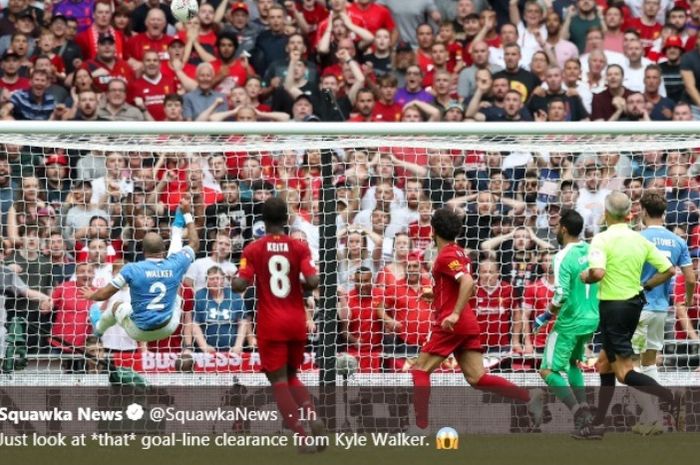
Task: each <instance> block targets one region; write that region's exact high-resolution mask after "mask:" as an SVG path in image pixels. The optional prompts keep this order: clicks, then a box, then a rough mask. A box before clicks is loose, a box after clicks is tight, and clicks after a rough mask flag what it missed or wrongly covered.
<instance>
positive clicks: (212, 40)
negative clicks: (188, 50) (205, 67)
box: [177, 30, 216, 65]
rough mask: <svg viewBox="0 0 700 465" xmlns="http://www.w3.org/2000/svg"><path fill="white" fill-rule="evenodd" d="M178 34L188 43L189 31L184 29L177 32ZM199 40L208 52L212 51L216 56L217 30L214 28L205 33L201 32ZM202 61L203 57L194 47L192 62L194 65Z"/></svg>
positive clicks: (184, 42) (191, 56)
mask: <svg viewBox="0 0 700 465" xmlns="http://www.w3.org/2000/svg"><path fill="white" fill-rule="evenodd" d="M177 36H178V37H179V38H180V40H182V43H183V44H186V43H187V31H185V30H182V31H180V32H178V33H177ZM197 42H199V44H200V45H201V46H202V47H204V50H206V51H207V52H209V53H211V54H212V55H214V56H216V32H214V31H213V30H211V31H209V32H206V33H204V34H201V33H200V34H199V36H198V37H197ZM200 61H202V58H201V57H200V56H199V54H198V53H197V51H196V50H195V49H194V48H193V49H192V54H191V55H190V63H192V64H193V65H196V64H198V63H199V62H200Z"/></svg>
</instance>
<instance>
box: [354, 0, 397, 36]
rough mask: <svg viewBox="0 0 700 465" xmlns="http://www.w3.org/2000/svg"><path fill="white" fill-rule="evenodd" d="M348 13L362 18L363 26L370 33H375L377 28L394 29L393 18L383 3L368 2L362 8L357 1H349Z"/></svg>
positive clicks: (390, 30)
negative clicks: (365, 6)
mask: <svg viewBox="0 0 700 465" xmlns="http://www.w3.org/2000/svg"><path fill="white" fill-rule="evenodd" d="M348 13H350V14H351V15H355V16H359V17H360V18H362V21H364V23H365V25H364V26H363V27H364V28H365V29H367V30H368V31H369V32H371V33H372V34H375V33H376V32H377V30H378V29H382V28H383V29H387V30H388V31H389V32H392V31H393V30H394V29H396V24H395V23H394V18H393V17H392V16H391V12H390V11H389V9H388V8H387V7H385V6H384V5H377V4H376V3H370V4H368V5H367V8H363V7H362V6H361V5H359V4H358V3H351V4H350V5H348Z"/></svg>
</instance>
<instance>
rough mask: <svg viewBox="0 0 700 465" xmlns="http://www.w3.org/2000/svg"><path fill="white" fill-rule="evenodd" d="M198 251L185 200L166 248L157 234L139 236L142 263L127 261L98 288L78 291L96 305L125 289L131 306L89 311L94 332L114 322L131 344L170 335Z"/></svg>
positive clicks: (182, 201)
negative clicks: (184, 281) (184, 282)
mask: <svg viewBox="0 0 700 465" xmlns="http://www.w3.org/2000/svg"><path fill="white" fill-rule="evenodd" d="M184 226H186V227H187V233H188V237H189V245H187V246H185V247H182V237H183V231H184V229H183V227H184ZM197 250H199V237H198V235H197V229H196V228H195V224H194V219H193V218H192V213H191V205H190V201H189V200H187V199H182V200H181V201H180V207H179V208H178V210H177V212H176V213H175V220H174V221H173V225H172V233H171V243H170V250H169V251H168V257H167V258H165V254H166V250H165V243H164V242H163V239H162V238H161V237H160V235H159V234H157V233H153V232H151V233H148V234H146V236H145V237H144V238H143V253H144V256H145V257H146V259H145V260H143V261H140V262H135V263H129V264H127V265H126V266H124V268H122V270H121V271H120V272H119V273H118V274H117V275H116V276H115V277H114V279H112V281H111V282H110V283H109V284H107V285H106V286H104V287H103V288H101V289H98V290H96V291H94V292H93V291H92V289H89V288H86V289H83V297H85V298H86V299H89V300H94V301H97V302H101V301H104V300H107V299H109V298H110V297H112V296H113V295H114V294H116V293H117V291H119V290H120V289H122V288H123V287H124V286H127V285H128V286H129V291H130V295H131V304H129V303H126V302H120V301H118V302H115V303H114V305H113V306H112V307H111V308H107V309H106V310H105V311H104V312H101V311H100V308H99V307H98V306H97V305H93V307H92V308H91V309H90V320H91V321H92V325H93V328H94V330H95V334H96V335H97V336H101V335H102V334H103V333H104V332H105V331H106V330H107V329H108V328H109V327H111V326H113V325H115V324H119V326H121V327H122V328H124V330H125V331H126V333H127V334H128V335H129V336H130V337H131V338H132V339H134V340H136V341H140V342H149V341H157V340H160V339H164V338H166V337H168V336H170V335H171V334H172V333H173V332H174V331H175V329H177V327H178V325H179V324H180V316H181V313H182V308H181V301H180V297H179V295H178V292H179V289H180V284H181V283H182V278H183V277H184V275H185V272H187V269H188V268H189V266H190V264H191V263H192V262H193V261H194V259H195V255H196V253H197Z"/></svg>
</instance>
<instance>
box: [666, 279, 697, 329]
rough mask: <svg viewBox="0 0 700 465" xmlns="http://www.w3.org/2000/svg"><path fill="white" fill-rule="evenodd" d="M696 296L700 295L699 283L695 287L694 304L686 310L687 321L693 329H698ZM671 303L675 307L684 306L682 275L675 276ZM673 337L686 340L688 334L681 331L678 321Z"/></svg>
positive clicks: (683, 280) (683, 281)
mask: <svg viewBox="0 0 700 465" xmlns="http://www.w3.org/2000/svg"><path fill="white" fill-rule="evenodd" d="M698 295H700V283H697V284H696V285H695V296H696V297H695V302H696V304H695V305H693V306H692V307H689V308H688V319H690V323H691V324H692V325H693V328H697V327H698V320H700V307H699V306H698V305H697V302H698V299H697V296H698ZM673 303H674V304H675V305H679V304H683V305H685V276H683V273H679V274H677V275H676V284H675V287H674V288H673ZM675 336H676V338H677V339H688V334H687V333H686V332H685V331H684V330H683V327H682V326H681V324H680V322H679V321H676V334H675Z"/></svg>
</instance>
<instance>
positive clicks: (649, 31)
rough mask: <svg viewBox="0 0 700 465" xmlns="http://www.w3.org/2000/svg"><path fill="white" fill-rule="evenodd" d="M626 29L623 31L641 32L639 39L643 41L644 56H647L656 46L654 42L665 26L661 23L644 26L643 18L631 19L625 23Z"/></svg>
mask: <svg viewBox="0 0 700 465" xmlns="http://www.w3.org/2000/svg"><path fill="white" fill-rule="evenodd" d="M624 25H625V27H623V28H622V30H623V31H624V30H627V29H634V30H635V31H637V32H639V38H640V39H641V41H642V47H644V54H645V55H646V54H647V53H649V50H651V47H652V46H653V45H654V41H655V40H656V39H658V38H659V36H660V35H661V29H663V26H662V25H661V24H659V23H654V24H653V25H652V26H647V25H645V24H642V19H641V18H630V19H629V20H627V21H625V24H624Z"/></svg>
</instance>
